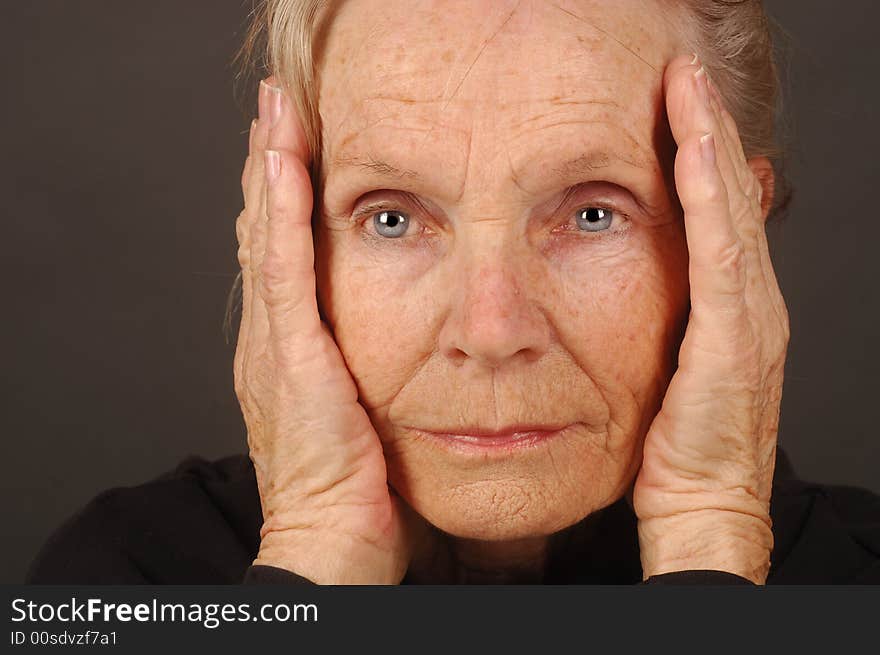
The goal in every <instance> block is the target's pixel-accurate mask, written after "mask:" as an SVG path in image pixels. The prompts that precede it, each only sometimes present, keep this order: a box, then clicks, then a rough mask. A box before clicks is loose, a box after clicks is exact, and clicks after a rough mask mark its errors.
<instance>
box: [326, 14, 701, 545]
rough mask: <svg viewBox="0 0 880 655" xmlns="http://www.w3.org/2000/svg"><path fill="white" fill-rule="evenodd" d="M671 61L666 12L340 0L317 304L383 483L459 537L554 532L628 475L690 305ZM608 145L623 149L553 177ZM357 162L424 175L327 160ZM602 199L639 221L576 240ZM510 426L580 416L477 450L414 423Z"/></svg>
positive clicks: (330, 57)
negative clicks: (379, 456)
mask: <svg viewBox="0 0 880 655" xmlns="http://www.w3.org/2000/svg"><path fill="white" fill-rule="evenodd" d="M611 35H613V36H611ZM441 36H442V39H441V38H440V37H441ZM622 44H625V45H622ZM676 54H678V39H677V37H676V35H675V34H674V33H673V32H672V31H671V29H667V28H665V27H664V22H663V8H662V7H661V6H660V5H659V4H654V3H653V2H644V1H639V2H636V1H630V0H626V1H621V0H615V1H614V2H611V1H608V2H585V1H581V2H574V1H572V2H559V3H555V4H554V3H548V2H544V1H536V2H528V1H523V2H498V1H497V0H492V1H491V2H490V1H488V0H487V1H478V2H474V1H471V0H468V1H454V2H453V1H446V0H444V1H443V2H416V3H414V2H411V0H382V1H381V2H371V1H368V0H350V1H349V2H346V3H344V4H343V5H342V7H341V8H340V10H339V11H338V12H337V13H336V14H335V17H334V19H333V23H332V26H331V28H330V30H329V32H328V35H327V40H326V44H325V49H324V51H323V52H322V57H321V61H323V62H328V64H327V65H323V66H322V68H321V89H320V93H321V95H320V98H321V101H320V112H321V118H322V125H323V153H322V159H323V163H322V166H323V171H322V174H323V176H324V177H325V182H324V188H323V197H322V213H323V216H322V220H321V221H320V222H319V223H318V224H317V225H316V233H315V237H316V261H317V265H318V296H319V303H320V306H321V308H322V312H323V314H324V315H325V317H326V318H327V321H328V323H329V324H330V326H331V328H332V330H333V333H334V336H335V338H336V341H337V343H338V344H339V347H340V349H341V351H342V353H343V355H344V357H345V360H346V363H347V365H348V367H349V369H350V371H351V374H352V376H353V377H354V379H355V381H356V383H357V385H358V388H359V391H360V401H361V403H362V404H363V405H364V407H365V408H366V409H367V412H368V413H369V416H370V419H371V421H372V423H373V425H374V426H375V427H376V429H377V432H378V434H379V436H380V438H381V440H382V442H383V446H384V449H385V456H386V460H387V464H388V477H389V483H390V484H391V485H392V486H393V487H394V488H395V489H396V490H397V491H398V492H399V493H400V494H401V496H402V497H403V498H404V499H405V500H406V501H407V502H408V503H409V504H410V505H411V506H412V507H413V508H414V509H415V510H416V511H417V512H418V513H419V514H421V515H422V516H423V517H425V518H426V519H427V520H428V521H429V522H430V523H432V524H433V525H435V526H437V527H438V528H440V529H441V530H443V531H444V532H446V533H447V534H449V535H452V536H453V537H458V538H466V539H478V540H491V541H495V542H498V543H499V544H500V543H503V542H510V541H513V540H518V539H524V538H537V539H541V538H544V537H546V536H547V535H550V534H552V533H553V532H556V531H558V530H561V529H563V528H566V527H568V526H570V525H572V524H574V523H576V522H577V521H579V520H580V519H582V518H583V517H585V516H586V515H588V514H590V513H591V512H594V511H596V510H598V509H600V508H602V507H605V506H607V505H608V504H610V503H612V502H614V501H615V500H617V499H618V498H620V497H621V496H622V495H624V494H625V493H626V491H627V490H628V488H629V487H630V486H631V484H632V481H633V479H634V477H635V474H636V472H637V470H638V466H639V464H640V461H641V444H642V440H643V438H644V435H645V433H646V431H647V429H648V426H649V425H650V422H651V420H652V419H653V417H654V415H655V414H656V412H657V411H658V410H659V404H660V402H661V400H662V398H663V394H664V392H665V390H666V386H667V384H668V382H669V379H670V377H671V375H672V372H673V370H674V363H675V353H676V350H677V347H678V344H679V342H680V339H681V334H682V329H683V323H684V321H685V319H686V317H687V310H688V281H687V249H686V243H685V238H684V227H683V222H682V216H681V208H680V206H679V205H678V203H677V200H676V199H675V197H674V194H673V193H672V192H671V189H672V182H671V172H670V170H671V162H672V157H673V154H674V152H673V150H672V148H671V147H670V146H669V143H670V141H669V140H667V139H665V138H664V134H665V132H664V121H665V115H664V113H663V109H662V107H663V101H662V98H661V76H662V72H663V69H664V67H665V65H666V63H667V62H668V61H669V60H671V59H672V58H673V57H674V56H675V55H676ZM665 129H666V130H668V128H665ZM596 148H604V149H607V150H611V151H613V152H614V153H616V155H617V156H615V157H612V158H609V159H607V160H606V161H604V162H602V161H596V162H594V163H595V164H597V165H596V166H595V167H594V169H593V170H592V171H586V172H582V173H581V174H580V175H579V176H577V177H576V178H564V177H563V176H561V175H556V174H554V172H553V168H554V165H555V164H558V163H562V162H563V161H565V160H568V159H570V158H571V157H572V156H577V155H579V154H580V153H586V152H588V151H591V150H592V149H596ZM364 154H370V155H373V156H375V157H378V158H381V159H382V160H385V161H388V162H392V163H393V164H394V165H395V166H397V167H399V168H402V169H406V170H411V171H414V172H416V173H418V174H419V175H420V177H418V178H416V177H409V178H403V179H401V180H392V179H380V178H378V177H377V176H376V175H375V174H370V173H369V172H368V171H365V170H358V169H354V168H353V167H350V166H349V167H345V166H343V165H341V164H337V160H338V159H342V158H345V157H356V156H361V155H364ZM634 164H636V165H634ZM582 183H583V184H582ZM576 184H579V185H580V187H579V191H578V192H577V195H576V197H573V198H571V199H569V201H567V202H566V203H565V204H563V205H562V206H561V207H560V206H559V205H560V202H561V201H562V200H563V198H564V197H565V193H566V191H567V190H568V189H569V188H570V187H572V186H574V185H576ZM407 194H409V195H407ZM413 198H415V199H417V200H418V201H419V203H418V204H417V203H416V202H414V201H413ZM374 201H386V202H388V203H390V204H391V205H392V206H393V208H394V209H395V210H397V211H400V212H402V213H404V214H406V215H407V216H408V217H409V219H410V225H409V231H408V232H407V233H406V235H405V236H404V237H402V238H400V239H386V240H385V241H382V240H381V239H382V237H381V236H379V235H378V234H377V233H376V232H375V230H374V228H373V221H372V220H371V218H370V217H366V218H365V219H364V220H363V222H362V223H360V224H359V223H355V222H352V221H351V220H350V217H351V215H352V213H353V212H354V211H356V210H357V209H358V207H360V206H363V205H365V204H366V203H367V202H374ZM607 203H614V205H615V209H616V210H618V211H619V213H620V214H625V215H626V218H625V219H622V220H621V221H620V222H618V223H617V224H616V225H613V226H612V227H611V228H610V229H609V230H608V231H607V232H604V233H592V234H591V233H586V232H578V227H577V223H576V221H575V210H576V209H577V208H579V207H591V206H604V205H605V204H607ZM557 207H558V209H557ZM615 220H617V219H615ZM370 234H372V236H373V238H372V239H370V238H369V237H370ZM521 422H529V423H533V422H541V423H551V424H568V423H574V424H575V425H574V426H573V427H572V428H571V429H570V430H568V431H567V433H566V434H565V435H564V436H563V437H561V438H558V439H555V440H551V441H548V442H546V443H544V444H543V445H541V446H540V447H537V448H533V449H525V450H522V451H520V452H517V453H515V454H513V455H510V456H507V457H486V458H483V457H477V458H467V457H463V456H459V455H455V454H451V453H450V452H448V451H446V450H444V449H441V448H439V447H438V446H437V444H436V443H435V442H433V441H432V440H431V439H429V438H424V437H422V436H420V434H419V433H418V432H417V431H415V430H413V429H412V428H413V427H416V428H419V427H421V428H432V429H438V428H443V427H448V428H454V427H456V426H465V425H473V424H478V425H481V426H484V427H486V428H500V427H503V426H505V425H509V424H511V423H521Z"/></svg>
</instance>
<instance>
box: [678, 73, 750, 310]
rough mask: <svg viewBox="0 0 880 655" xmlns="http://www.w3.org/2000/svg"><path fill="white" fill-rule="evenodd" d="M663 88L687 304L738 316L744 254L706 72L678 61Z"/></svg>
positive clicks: (741, 292) (742, 283)
mask: <svg viewBox="0 0 880 655" xmlns="http://www.w3.org/2000/svg"><path fill="white" fill-rule="evenodd" d="M701 76H702V78H703V79H702V80H701ZM664 87H665V89H666V93H667V95H666V102H667V114H668V116H669V121H670V128H671V130H672V133H673V136H674V137H675V140H676V142H677V143H678V153H677V155H676V159H675V183H676V190H677V191H678V196H679V200H680V202H681V205H682V209H683V210H684V221H685V230H686V237H687V245H688V252H689V257H690V282H691V304H692V306H693V308H694V309H695V310H696V309H698V308H700V307H701V306H704V305H708V306H711V307H723V308H725V309H727V310H731V309H735V310H737V311H741V310H742V309H743V308H744V299H745V298H744V296H745V294H744V290H745V272H746V271H745V252H744V249H743V244H742V241H741V239H740V237H739V234H738V232H737V231H736V228H735V226H734V224H733V221H732V219H731V216H730V205H729V198H728V192H727V187H726V185H725V182H724V179H723V178H722V174H721V171H720V169H719V166H718V159H719V153H718V150H719V148H718V144H717V141H716V135H715V134H714V133H713V128H714V131H717V129H718V128H717V126H715V125H714V117H713V116H712V113H711V109H710V107H709V100H708V90H707V87H706V86H705V72H704V71H702V67H699V66H696V64H695V62H694V61H693V60H687V59H685V58H678V59H676V60H674V61H673V62H672V64H670V66H669V67H668V68H667V70H666V72H665V73H664Z"/></svg>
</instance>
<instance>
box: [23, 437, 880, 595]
mask: <svg viewBox="0 0 880 655" xmlns="http://www.w3.org/2000/svg"><path fill="white" fill-rule="evenodd" d="M778 453H779V454H778V458H777V466H776V476H775V479H774V484H773V495H772V501H771V506H770V514H771V517H772V519H773V533H774V537H775V548H774V550H773V553H772V556H771V567H770V575H769V577H768V580H767V583H768V584H880V496H877V495H875V494H872V493H871V492H869V491H866V490H864V489H858V488H855V487H846V486H830V485H818V484H812V483H809V482H804V481H801V480H798V479H797V478H796V476H795V475H794V473H793V471H792V469H791V465H790V463H789V462H788V459H787V458H786V457H785V455H784V454H783V453H782V451H781V449H780V450H779V451H778ZM590 520H592V521H595V522H596V524H595V525H596V528H595V530H591V534H593V536H592V537H591V538H590V540H589V543H583V542H580V543H579V542H578V540H577V539H571V540H570V542H569V543H567V544H566V545H565V547H564V548H563V549H561V550H560V551H559V552H558V553H557V554H556V555H555V556H554V558H553V559H552V560H551V561H550V562H549V564H548V568H547V570H546V574H545V579H546V581H547V583H548V584H637V583H639V582H641V579H642V570H641V564H640V561H639V550H638V535H637V532H636V517H635V515H634V514H633V512H632V510H631V508H630V507H629V505H628V504H627V502H626V500H625V499H620V500H619V501H618V502H616V503H614V504H612V505H610V506H609V507H607V508H605V509H604V510H602V511H601V512H599V513H598V514H597V515H594V516H593V517H591V518H590ZM261 523H262V512H261V509H260V498H259V494H258V492H257V484H256V478H255V477H254V469H253V465H252V464H251V462H250V460H249V459H248V458H247V457H246V456H244V455H237V456H232V457H227V458H224V459H221V460H218V461H216V462H208V461H205V460H204V459H201V458H197V457H191V458H189V459H187V460H185V461H184V462H182V463H181V464H180V465H179V466H178V467H177V468H176V469H175V470H174V471H172V472H169V473H166V474H165V475H163V476H161V477H159V478H157V479H156V480H153V481H151V482H147V483H146V484H142V485H139V486H136V487H128V488H117V489H110V490H108V491H105V492H104V493H102V494H100V495H98V496H97V497H96V498H95V499H94V500H92V501H91V502H90V503H89V504H88V505H86V506H85V507H84V508H83V509H82V510H80V511H79V512H77V513H76V514H75V515H74V516H72V517H71V518H70V519H68V520H67V521H66V522H65V523H64V524H63V525H62V526H61V527H60V528H58V530H56V531H55V532H54V533H53V534H52V536H51V537H50V538H49V539H48V541H47V542H46V544H45V545H44V546H43V548H42V550H41V551H40V553H39V554H38V555H37V557H36V559H35V560H34V562H33V563H32V565H31V567H30V570H29V571H28V574H27V577H26V581H27V582H29V583H36V584H39V583H45V584H80V583H81V584H239V583H242V582H245V583H307V582H308V580H305V579H304V578H300V577H299V576H297V575H295V573H292V572H288V571H284V570H282V569H276V568H273V567H260V566H256V567H255V566H251V563H252V561H253V560H254V558H255V557H256V555H257V550H258V547H259V541H260V537H259V531H260V525H261ZM648 582H649V583H673V584H695V583H696V584H700V583H711V584H725V583H730V582H738V583H747V581H746V580H744V579H742V578H738V577H737V576H733V575H730V574H724V573H719V572H693V571H691V572H681V573H672V574H667V575H664V576H655V577H653V578H651V579H650V580H649V581H648ZM403 583H404V584H406V583H407V579H406V578H404V580H403Z"/></svg>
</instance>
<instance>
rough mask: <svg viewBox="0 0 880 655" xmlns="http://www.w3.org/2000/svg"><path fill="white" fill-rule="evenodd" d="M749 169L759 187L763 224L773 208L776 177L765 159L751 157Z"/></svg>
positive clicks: (768, 161)
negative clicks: (756, 179)
mask: <svg viewBox="0 0 880 655" xmlns="http://www.w3.org/2000/svg"><path fill="white" fill-rule="evenodd" d="M749 168H751V169H752V173H754V175H755V177H756V178H758V182H759V184H760V185H761V215H762V217H763V218H764V222H765V223H766V222H767V216H769V215H770V209H771V208H772V207H773V194H774V192H775V191H776V176H775V175H774V174H773V164H772V163H770V160H769V159H767V158H766V157H752V158H751V159H750V160H749Z"/></svg>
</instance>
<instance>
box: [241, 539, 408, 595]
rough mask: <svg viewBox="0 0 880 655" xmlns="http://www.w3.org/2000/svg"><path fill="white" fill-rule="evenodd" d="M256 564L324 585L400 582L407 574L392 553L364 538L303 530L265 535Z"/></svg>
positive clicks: (254, 562)
mask: <svg viewBox="0 0 880 655" xmlns="http://www.w3.org/2000/svg"><path fill="white" fill-rule="evenodd" d="M253 564H254V565H257V566H274V567H276V568H280V569H285V570H287V571H290V572H292V573H296V574H297V575H299V576H302V577H304V578H307V579H309V580H311V581H312V582H314V583H316V584H321V585H387V584H399V583H400V580H401V579H402V578H403V575H404V573H405V571H398V570H397V569H398V568H399V567H398V566H397V565H396V562H395V561H394V558H393V557H390V556H389V555H388V553H385V552H383V551H381V550H380V549H378V548H376V547H375V546H372V545H370V544H368V543H365V542H363V541H362V540H358V539H356V538H352V537H347V536H344V535H335V534H316V533H313V532H307V531H302V530H290V531H278V532H270V533H268V534H266V535H264V536H263V538H262V540H261V541H260V550H259V552H258V554H257V558H256V559H255V560H254V561H253Z"/></svg>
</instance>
